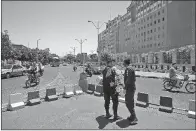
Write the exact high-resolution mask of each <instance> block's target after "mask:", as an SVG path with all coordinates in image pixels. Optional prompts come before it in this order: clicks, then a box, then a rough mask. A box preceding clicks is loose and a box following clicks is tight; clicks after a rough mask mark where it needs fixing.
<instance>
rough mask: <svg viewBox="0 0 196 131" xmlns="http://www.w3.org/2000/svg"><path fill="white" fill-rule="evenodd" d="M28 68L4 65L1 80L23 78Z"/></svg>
mask: <svg viewBox="0 0 196 131" xmlns="http://www.w3.org/2000/svg"><path fill="white" fill-rule="evenodd" d="M25 71H26V68H25V67H23V66H21V65H10V64H8V65H4V66H3V67H2V69H1V78H7V79H8V78H10V77H12V76H23V75H24V73H25Z"/></svg>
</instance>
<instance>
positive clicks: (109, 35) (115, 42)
mask: <svg viewBox="0 0 196 131" xmlns="http://www.w3.org/2000/svg"><path fill="white" fill-rule="evenodd" d="M120 21H121V16H120V15H119V16H118V17H116V18H114V19H113V20H112V21H109V22H108V23H107V25H106V29H105V30H104V31H103V32H101V33H100V34H99V45H98V50H99V52H104V51H109V52H110V53H112V54H115V53H117V52H118V50H119V49H118V48H119V23H120Z"/></svg>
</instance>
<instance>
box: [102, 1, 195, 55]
mask: <svg viewBox="0 0 196 131" xmlns="http://www.w3.org/2000/svg"><path fill="white" fill-rule="evenodd" d="M109 32H111V33H109ZM102 36H103V37H102ZM100 37H102V38H101V39H99V40H100V41H99V47H101V48H100V49H99V50H100V51H103V50H104V49H107V51H108V52H111V53H114V54H118V53H123V52H127V53H128V54H142V53H148V52H158V51H160V50H169V49H173V48H179V47H182V46H185V45H191V44H195V1H143V2H142V1H134V2H132V3H131V4H130V6H129V7H128V8H127V13H126V14H125V15H123V16H118V17H116V18H115V19H114V20H112V21H109V22H108V25H107V28H106V30H104V31H103V32H102V33H100Z"/></svg>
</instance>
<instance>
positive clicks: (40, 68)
mask: <svg viewBox="0 0 196 131" xmlns="http://www.w3.org/2000/svg"><path fill="white" fill-rule="evenodd" d="M38 71H39V73H40V75H41V74H42V73H43V71H42V65H41V62H39V63H38Z"/></svg>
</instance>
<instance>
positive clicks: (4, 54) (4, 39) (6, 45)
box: [1, 30, 13, 60]
mask: <svg viewBox="0 0 196 131" xmlns="http://www.w3.org/2000/svg"><path fill="white" fill-rule="evenodd" d="M11 57H13V51H12V47H11V41H10V40H9V35H8V31H7V30H5V31H4V33H2V32H1V59H2V60H5V59H10V58H11Z"/></svg>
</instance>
